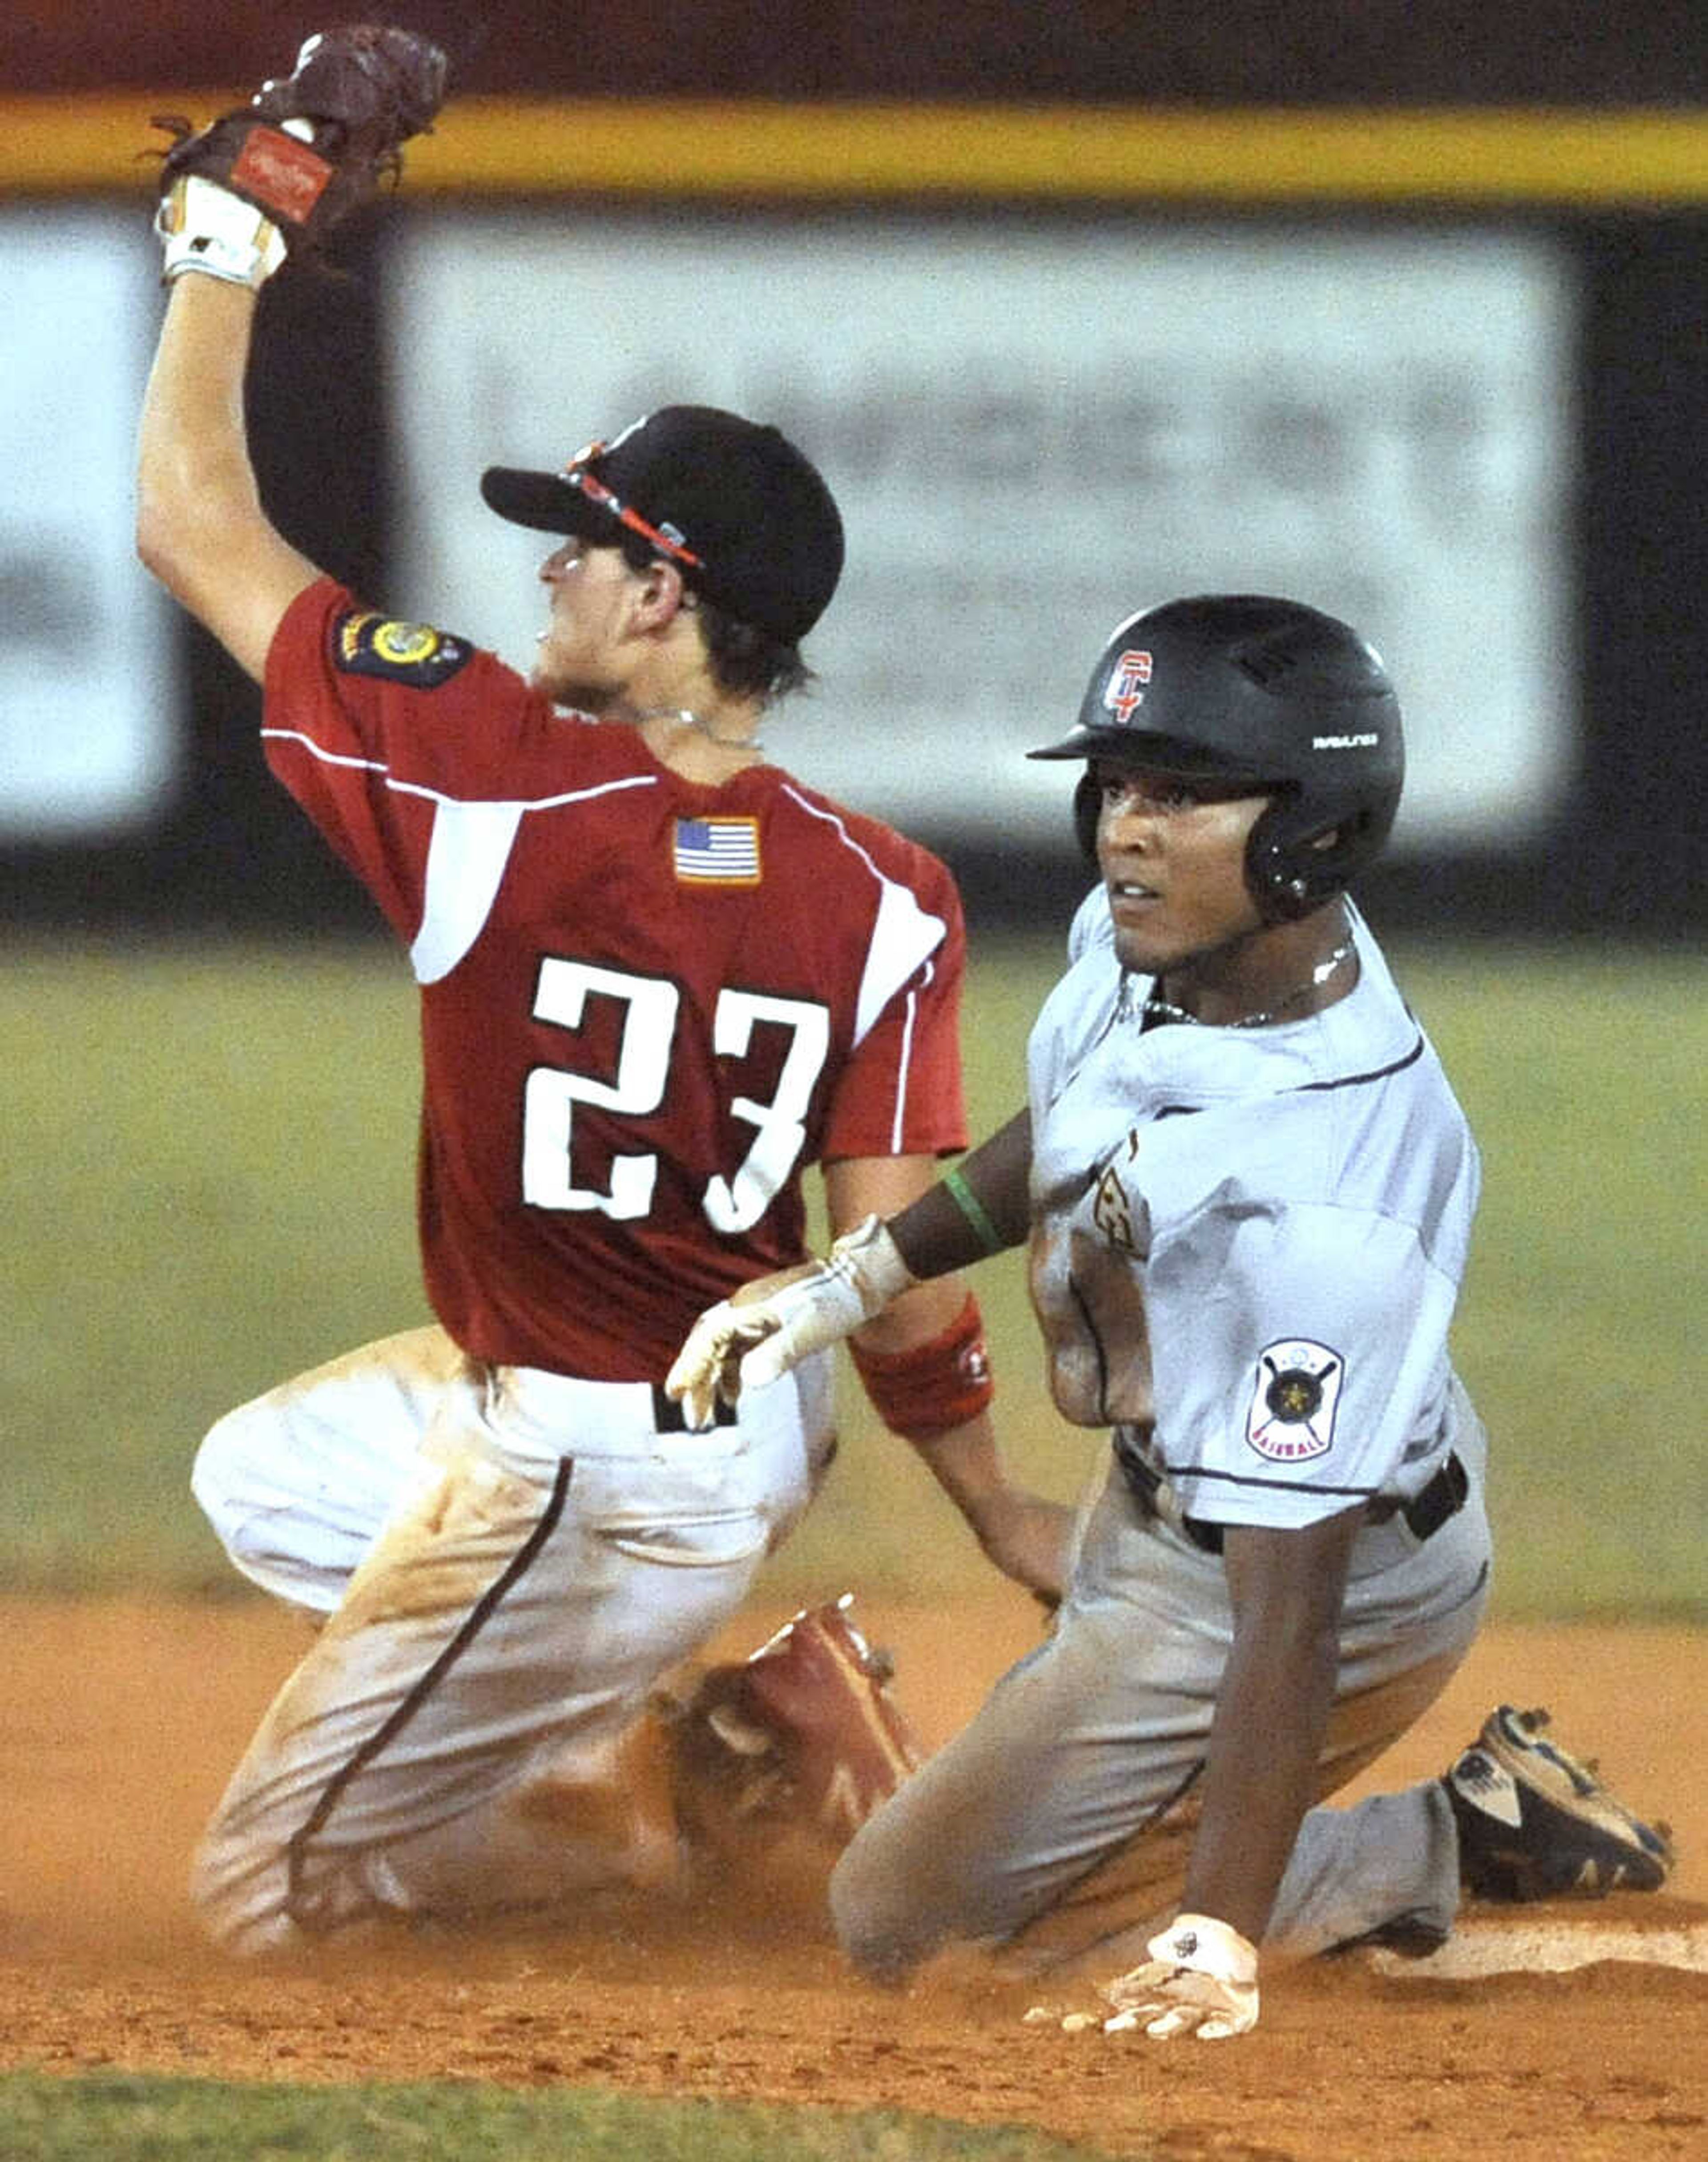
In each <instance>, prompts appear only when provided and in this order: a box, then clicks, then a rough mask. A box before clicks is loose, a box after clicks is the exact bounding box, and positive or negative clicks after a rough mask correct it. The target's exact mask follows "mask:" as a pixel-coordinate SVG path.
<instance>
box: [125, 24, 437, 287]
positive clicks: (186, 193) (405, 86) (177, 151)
mask: <svg viewBox="0 0 1708 2162" xmlns="http://www.w3.org/2000/svg"><path fill="white" fill-rule="evenodd" d="M449 74H450V63H449V62H448V60H447V58H446V56H445V55H444V53H443V52H442V51H441V50H440V48H439V47H438V46H437V45H436V44H433V43H432V42H431V40H430V39H426V38H424V37H420V36H419V35H418V34H416V33H415V31H413V30H404V29H394V28H393V27H391V26H390V25H389V24H385V23H347V24H345V25H344V26H343V27H342V28H341V29H334V30H322V31H319V32H317V33H316V34H315V35H314V36H313V37H311V38H310V39H306V41H305V43H304V44H303V46H302V48H301V50H300V51H299V53H298V54H297V56H296V64H295V67H294V68H293V69H292V71H291V72H290V75H289V76H285V78H284V79H283V80H282V81H270V82H267V83H264V84H263V86H262V87H261V88H260V90H259V91H257V92H256V94H255V96H254V97H253V98H252V99H251V100H250V102H249V103H248V105H247V106H244V107H239V108H238V110H237V111H235V112H226V113H222V114H221V116H220V117H219V118H218V119H217V120H216V121H214V122H213V123H212V124H211V125H210V126H208V127H206V128H201V130H200V131H196V130H194V129H192V128H191V123H190V122H189V121H187V120H185V119H182V118H178V117H176V116H170V117H163V118H158V119H157V120H156V121H155V123H154V124H155V126H156V127H158V128H165V129H166V130H167V132H168V133H170V134H171V135H172V136H173V137H174V138H175V139H174V141H173V144H172V146H171V148H170V149H168V150H167V152H166V153H165V158H164V159H163V161H162V167H161V198H162V200H161V205H160V210H159V216H158V217H157V219H156V221H155V222H156V225H157V227H158V229H159V232H160V235H161V237H162V238H163V239H164V240H165V243H166V275H167V276H168V278H172V277H175V276H176V275H177V274H178V273H179V272H180V270H184V269H200V270H205V271H207V272H209V273H210V274H212V275H213V276H216V277H225V278H227V279H231V280H232V282H234V283H243V284H248V285H259V283H260V282H261V279H263V278H264V277H265V276H267V275H268V274H269V273H270V271H271V270H272V269H274V268H275V267H276V266H277V264H278V263H279V261H280V260H281V259H282V258H283V256H284V254H285V253H287V252H288V253H290V254H291V255H292V256H303V255H313V254H315V253H317V252H318V251H319V250H320V248H321V246H322V244H323V243H324V241H325V239H326V235H327V233H328V232H330V231H331V230H332V227H334V226H336V225H337V223H338V222H340V221H341V220H342V219H343V218H345V217H347V216H348V215H349V213H350V212H351V211H353V210H354V209H355V208H357V207H358V205H360V204H362V203H363V202H365V201H368V198H369V197H370V196H373V194H374V192H375V191H376V190H377V189H378V188H379V185H380V184H381V182H382V181H383V180H388V179H394V178H395V177H396V175H397V174H398V172H399V170H400V167H401V164H402V156H401V151H402V146H403V144H405V142H407V141H408V140H409V138H410V136H412V135H420V134H422V133H426V132H427V131H428V130H429V129H431V126H432V122H433V118H434V116H435V114H436V112H438V110H439V107H440V106H441V104H442V103H443V102H444V97H445V91H446V86H447V80H448V77H449ZM210 190H214V191H218V194H219V195H220V196H226V197H234V198H235V199H236V200H237V201H238V202H239V203H242V204H247V205H248V206H249V208H250V209H251V210H253V211H259V212H260V213H261V218H262V220H263V221H264V222H265V223H266V224H267V225H268V226H270V227H272V228H273V229H274V232H276V234H277V236H278V240H277V244H276V245H274V246H271V247H270V248H269V245H268V242H267V237H266V236H264V235H261V234H259V233H255V232H253V221H250V222H249V223H248V225H247V226H244V225H242V223H241V214H239V222H238V223H236V224H234V223H233V221H232V216H231V213H230V212H229V211H227V210H226V209H225V208H224V206H222V204H220V203H219V202H218V201H217V199H216V198H214V197H212V196H211V195H210V194H209V192H208V191H210ZM221 227H224V230H221V229H220V228H221ZM246 240H247V241H248V243H249V244H251V245H253V247H254V248H257V249H259V252H260V254H261V256H262V257H263V258H267V257H268V256H270V258H271V259H270V260H266V259H263V260H262V261H261V263H260V264H259V265H258V264H253V263H251V262H249V261H248V259H247V258H246V257H245V256H244V254H243V244H244V242H245V241H246Z"/></svg>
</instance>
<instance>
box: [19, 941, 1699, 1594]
mask: <svg viewBox="0 0 1708 2162" xmlns="http://www.w3.org/2000/svg"><path fill="white" fill-rule="evenodd" d="M1058 952H1059V948H1058V945H1057V944H1056V943H1055V942H1054V941H1050V942H1044V941H1036V942H1025V943H1021V942H1006V943H998V942H995V941H987V942H986V943H985V944H984V945H983V947H982V948H979V951H978V953H976V954H975V958H974V970H973V976H972V981H971V985H970V990H969V1014H968V1031H967V1041H968V1064H969V1093H970V1096H971V1099H972V1115H973V1130H974V1134H975V1136H982V1135H983V1134H984V1133H985V1132H987V1131H990V1128H991V1127H992V1126H994V1125H995V1124H996V1123H997V1122H998V1121H999V1120H1000V1119H1002V1118H1003V1117H1005V1115H1007V1114H1008V1112H1010V1111H1011V1110H1013V1109H1015V1108H1016V1106H1017V1104H1019V1103H1020V1101H1021V1095H1022V1088H1023V1083H1022V1076H1023V1072H1024V1063H1023V1051H1024V1042H1025V1036H1026V1028H1027V1026H1028V1025H1029V1023H1030V1021H1031V1018H1032V1014H1033V1013H1034V1012H1035V1011H1036V1009H1037V1004H1038V1001H1039V1000H1040V998H1041V997H1042V994H1043V992H1044V990H1046V989H1047V986H1048V984H1049V983H1050V982H1051V981H1052V979H1053V976H1054V974H1055V973H1056V968H1057V955H1058ZM1397 968H1398V973H1399V974H1400V977H1401V980H1402V984H1404V986H1405V988H1406V990H1407V991H1408V995H1409V996H1410V998H1411V999H1412V1001H1413V1005H1415V1006H1416V1007H1417V1009H1418V1012H1419V1013H1420V1014H1421V1016H1423V1020H1424V1021H1425V1022H1426V1024H1427V1025H1428V1026H1429V1028H1430V1030H1431V1032H1432V1033H1433V1034H1434V1037H1435V1039H1436V1042H1438V1044H1439V1047H1440V1048H1441V1051H1442V1053H1443V1055H1444V1058H1445V1060H1446V1062H1447V1065H1448V1068H1449V1073H1451V1074H1452V1075H1453V1077H1454V1079H1455V1085H1456V1086H1457V1088H1458V1089H1459V1093H1460V1097H1461V1099H1462V1100H1463V1101H1464V1103H1465V1107H1466V1110H1468V1111H1469V1113H1470V1117H1471V1120H1472V1123H1473V1125H1475V1127H1476V1131H1477V1134H1478V1137H1479V1140H1480V1141H1481V1146H1482V1150H1483V1154H1484V1159H1485V1170H1486V1188H1485V1199H1484V1205H1483V1211H1482V1215H1481V1224H1480V1230H1479V1240H1478V1245H1477V1248H1476V1256H1475V1260H1474V1263H1473V1267H1472V1272H1471V1276H1470V1282H1469V1283H1468V1285H1467V1287H1466V1292H1465V1299H1464V1301H1463V1303H1462V1306H1461V1318H1460V1327H1459V1329H1458V1332H1457V1338H1456V1346H1457V1355H1458V1357H1459V1361H1460V1367H1461V1370H1462V1371H1463V1372H1464V1373H1465V1377H1466V1379H1467V1381H1469V1382H1470V1386H1471V1389H1472V1392H1473V1393H1474V1394H1475V1396H1476V1399H1477V1401H1478V1402H1479V1404H1480V1406H1481V1409H1482V1411H1483V1413H1484V1416H1485V1418H1486V1420H1487V1422H1488V1423H1489V1426H1490V1428H1491V1433H1492V1435H1493V1439H1494V1444H1495V1451H1496V1457H1495V1471H1494V1475H1493V1481H1492V1486H1493V1496H1494V1507H1495V1514H1496V1529H1497V1533H1498V1534H1499V1538H1500V1547H1501V1558H1500V1572H1499V1578H1498V1583H1497V1607H1498V1611H1501V1612H1502V1613H1503V1614H1505V1615H1507V1616H1513V1617H1517V1616H1547V1615H1555V1614H1566V1613H1573V1612H1586V1611H1616V1612H1621V1613H1625V1614H1627V1615H1631V1616H1656V1615H1662V1614H1673V1615H1678V1614H1681V1613H1684V1614H1693V1615H1695V1616H1698V1617H1704V1616H1708V1606H1705V1602H1704V1597H1703V1591H1702V1585H1701V1572H1700V1547H1699V1538H1700V1496H1701V1494H1702V1493H1703V1491H1705V1488H1708V1437H1705V1434H1704V1432H1703V1424H1702V1421H1701V1419H1700V1413H1699V1409H1698V1407H1699V1402H1700V1363H1699V1360H1698V1355H1697V1350H1696V1347H1697V1344H1698V1342H1699V1339H1700V1329H1699V1324H1698V1319H1697V1315H1696V1312H1695V1298H1694V1292H1693V1287H1692V1277H1693V1276H1694V1273H1695V1266H1696V1256H1697V1250H1698V1246H1699V1244H1700V1232H1699V1228H1698V1221H1697V1209H1696V1206H1695V1194H1694V1193H1693V1192H1692V1191H1691V1188H1690V1177H1689V1173H1690V1162H1691V1159H1692V1153H1693V1150H1694V1149H1695V1146H1696V1142H1695V1135H1696V1131H1697V1127H1698V1121H1699V1116H1700V1114H1699V1109H1698V1106H1699V1103H1700V1076H1701V1074H1702V1073H1703V1072H1704V1070H1705V1068H1708V989H1705V981H1704V977H1703V974H1702V973H1701V971H1700V969H1698V968H1696V967H1695V965H1694V964H1693V963H1691V962H1690V961H1689V960H1688V959H1683V958H1673V959H1668V958H1656V957H1653V956H1644V955H1641V954H1632V953H1620V952H1612V951H1593V950H1591V951H1586V952H1584V953H1571V954H1570V955H1568V954H1564V953H1554V952H1547V951H1525V950H1522V949H1511V948H1492V947H1491V948H1475V949H1469V950H1465V951H1459V952H1445V953H1444V952H1438V951H1434V950H1431V951H1429V952H1427V953H1426V952H1424V951H1422V950H1414V951H1409V952H1408V951H1407V950H1405V949H1403V948H1402V950H1401V951H1400V952H1399V953H1398V955H1397ZM0 1029H3V1031H4V1041H5V1043H6V1046H7V1057H6V1062H5V1068H4V1073H5V1078H4V1081H3V1084H0V1089H3V1098H0V1102H3V1107H4V1110H5V1112H6V1114H7V1123H8V1130H9V1132H10V1135H11V1137H12V1142H11V1147H10V1150H9V1151H8V1155H9V1162H8V1177H7V1193H8V1204H9V1206H8V1217H9V1219H10V1220H9V1224H8V1239H7V1240H6V1245H5V1260H4V1264H3V1267H4V1275H3V1279H0V1293H3V1298H4V1309H3V1310H4V1312H5V1314H6V1318H7V1324H8V1325H7V1329H6V1331H5V1334H4V1336H3V1338H0V1437H3V1445H0V1584H10V1585H13V1586H21V1587H26V1588H37V1589H44V1590H45V1589H50V1588H71V1589H82V1590H112V1589H117V1588H121V1587H128V1586H137V1585H146V1584H151V1583H160V1584H164V1585H168V1586H170V1587H171V1588H175V1589H178V1590H196V1589H201V1588H213V1589H219V1590H228V1589H230V1588H231V1587H232V1579H231V1576H230V1573H229V1572H228V1570H227V1567H226V1564H225V1563H224V1561H223V1559H222V1557H221V1556H220V1554H219V1553H218V1551H217V1548H216V1547H215V1545H214V1543H213V1542H212V1538H211V1537H210V1536H209V1535H208V1534H207V1533H206V1530H205V1529H204V1528H203V1527H202V1525H201V1520H200V1517H199V1516H198V1514H197V1512H196V1509H195V1507H194V1506H193V1504H192V1503H191V1500H190V1498H189V1494H188V1491H187V1486H186V1480H187V1475H188V1470H189V1465H190V1460H191V1453H192V1451H193V1449H194V1447H195V1444H196V1440H197V1439H198V1438H199V1436H200V1435H201V1433H202V1432H203V1431H204V1429H205V1428H206V1427H207V1426H208V1425H209V1423H211V1422H212V1420H213V1419H214V1418H216V1417H217V1416H218V1414H219V1413H221V1412H222V1411H223V1410H225V1409H227V1407H229V1406H231V1405H232V1404H235V1403H238V1402H242V1401H243V1399H244V1398H246V1397H249V1396H252V1395H253V1394H254V1393H256V1392H258V1391H259V1390H261V1389H263V1388H265V1387H267V1386H270V1385H271V1384H272V1383H273V1382H274V1381H279V1380H281V1379H283V1378H285V1376H288V1375H290V1374H291V1373H294V1372H295V1371H299V1370H300V1369H301V1368H303V1367H305V1366H310V1365H311V1364H313V1363H315V1362H316V1361H317V1360H321V1359H322V1358H326V1357H328V1356H330V1355H332V1354H333V1353H335V1352H337V1351H339V1350H344V1349H347V1347H349V1346H351V1345H356V1344H358V1343H361V1342H363V1341H364V1340H366V1339H368V1338H370V1337H373V1336H376V1335H379V1334H384V1333H386V1332H388V1331H389V1330H392V1329H399V1328H403V1327H406V1326H409V1325H410V1324H413V1323H415V1321H417V1320H419V1319H422V1318H424V1316H425V1311H426V1309H425V1306H424V1303H423V1300H422V1296H421V1292H420V1282H419V1277H418V1274H417V1269H416V1262H415V1249H414V1224H413V1191H412V1182H413V1167H414V1146H415V1135H414V1106H415V1019H414V1003H413V996H412V993H411V989H410V984H409V980H408V978H407V975H406V974H405V970H404V969H403V967H402V965H401V963H400V962H399V961H398V960H396V959H394V958H392V957H391V956H390V955H389V953H387V952H386V951H385V950H384V949H383V948H372V949H369V948H356V949H350V950H342V951H340V950H316V949H308V948H304V949H297V948H285V947H253V948H201V949H187V948H186V949H180V948H144V947H139V948H135V949H133V950H128V951H119V950H112V949H109V950H102V951H96V950H82V949H77V948H71V947H62V946H59V945H54V944H49V943H43V944H40V945H38V946H36V947H34V948H24V950H23V951H21V952H20V953H16V954H14V956H13V958H12V959H11V960H10V961H9V963H8V966H7V967H6V969H5V970H4V971H3V973H0ZM979 1294H980V1298H981V1299H982V1300H983V1302H984V1304H985V1311H986V1315H987V1319H988V1320H989V1322H990V1333H991V1339H992V1343H993V1346H994V1348H995V1355H996V1360H997V1366H998V1372H999V1377H1000V1388H1001V1395H1000V1410H1001V1414H1002V1430H1003V1434H1004V1439H1005V1446H1006V1447H1007V1448H1008V1449H1009V1451H1010V1454H1011V1456H1012V1458H1013V1460H1014V1461H1015V1463H1016V1465H1017V1466H1018V1467H1019V1468H1020V1469H1021V1470H1023V1471H1024V1472H1025V1474H1026V1475H1027V1476H1028V1477H1029V1478H1031V1479H1032V1480H1033V1481H1034V1483H1036V1484H1037V1485H1039V1486H1042V1487H1044V1488H1046V1489H1047V1491H1051V1492H1054V1493H1058V1494H1061V1495H1064V1496H1072V1495H1074V1494H1076V1493H1078V1492H1079V1491H1080V1490H1081V1488H1082V1486H1084V1482H1085V1481H1086V1480H1087V1479H1088V1478H1089V1477H1090V1476H1092V1475H1094V1474H1095V1472H1096V1470H1097V1469H1098V1467H1099V1464H1100V1460H1101V1444H1100V1442H1099V1439H1098V1438H1097V1437H1095V1436H1091V1435H1088V1434H1086V1433H1082V1432H1079V1431H1075V1430H1073V1429H1069V1428H1065V1427H1064V1426H1063V1424H1062V1423H1061V1422H1060V1421H1059V1420H1058V1418H1056V1416H1055V1414H1054V1413H1053V1411H1052V1408H1051V1407H1050V1405H1049V1402H1048V1400H1047V1396H1046V1395H1045V1392H1044V1390H1043V1386H1042V1371H1041V1364H1040V1360H1039V1357H1038V1354H1037V1345H1036V1340H1035V1335H1034V1332H1033V1329H1032V1321H1031V1318H1030V1315H1029V1313H1028V1312H1027V1309H1026V1298H1025V1289H1024V1282H1023V1277H1022V1272H1021V1266H1020V1263H1019V1259H1018V1257H1017V1256H1005V1257H1003V1258H1001V1259H1000V1260H999V1261H995V1262H992V1263H990V1264H989V1265H988V1266H986V1267H985V1269H983V1270H982V1271H981V1272H979ZM844 1407H845V1419H844V1426H845V1438H844V1451H843V1455H842V1458H841V1460H840V1461H839V1463H838V1467H837V1469H836V1470H835V1472H834V1473H833V1476H832V1480H831V1482H830V1485H829V1487H828V1491H827V1493H826V1496H825V1497H824V1499H823V1501H822V1502H821V1504H820V1507H819V1508H818V1509H817V1511H816V1512H814V1514H813V1516H812V1517H811V1518H809V1520H808V1522H807V1524H806V1525H805V1526H804V1527H802V1530H801V1531H800V1532H799V1533H797V1536H796V1538H795V1539H794V1540H793V1541H792V1542H791V1544H790V1546H789V1547H788V1548H786V1550H785V1551H784V1553H783V1554H781V1556H780V1557H778V1559H776V1561H775V1562H774V1563H773V1564H772V1578H771V1588H772V1589H773V1590H775V1591H776V1593H777V1594H778V1595H780V1596H787V1597H793V1596H797V1595H800V1596H808V1595H813V1596H817V1595H822V1593H823V1590H825V1589H826V1588H827V1586H828V1585H829V1583H830V1580H833V1579H835V1580H839V1581H840V1580H846V1581H848V1582H849V1583H851V1584H855V1583H857V1584H859V1585H861V1586H864V1587H867V1588H870V1589H872V1590H890V1591H896V1590H906V1589H911V1590H917V1591H921V1592H924V1593H926V1594H927V1595H929V1594H932V1593H939V1592H940V1593H943V1594H944V1595H950V1594H953V1592H954V1591H956V1590H958V1589H960V1588H962V1587H964V1585H967V1584H968V1583H969V1581H970V1580H972V1579H973V1578H974V1575H975V1574H977V1572H979V1570H980V1569H982V1568H983V1567H984V1564H982V1563H981V1562H980V1561H979V1559H978V1557H977V1554H976V1553H975V1552H974V1550H973V1548H972V1545H971V1542H970V1540H969V1539H968V1538H967V1537H966V1535H965V1534H964V1533H963V1532H962V1530H961V1528H960V1527H959V1523H958V1519H957V1518H956V1517H954V1515H953V1512H952V1511H951V1510H950V1509H949V1508H948V1505H947V1504H946V1503H944V1502H943V1501H941V1499H940V1498H939V1497H938V1495H937V1494H936V1491H935V1490H934V1489H933V1488H932V1485H931V1482H930V1481H929V1480H928V1479H927V1477H926V1476H925V1475H924V1474H923V1473H922V1471H921V1470H919V1468H918V1466H917V1465H916V1464H914V1462H913V1461H912V1460H911V1456H910V1454H909V1452H908V1450H907V1449H906V1446H905V1444H901V1443H899V1442H896V1441H894V1440H893V1439H890V1438H889V1437H887V1436H885V1434H883V1433H881V1431H880V1430H878V1429H877V1428H875V1424H874V1423H873V1422H872V1420H871V1419H870V1415H869V1414H868V1413H866V1411H865V1409H864V1404H863V1402H862V1401H861V1399H860V1398H859V1393H858V1392H857V1391H856V1390H854V1389H853V1388H849V1389H848V1390H846V1391H845V1392H844Z"/></svg>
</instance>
